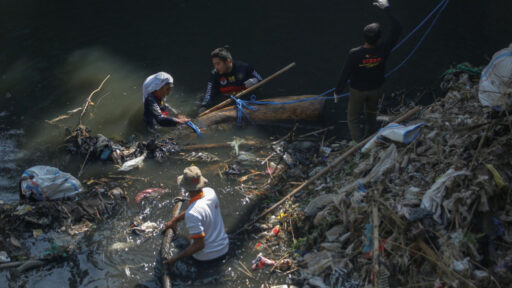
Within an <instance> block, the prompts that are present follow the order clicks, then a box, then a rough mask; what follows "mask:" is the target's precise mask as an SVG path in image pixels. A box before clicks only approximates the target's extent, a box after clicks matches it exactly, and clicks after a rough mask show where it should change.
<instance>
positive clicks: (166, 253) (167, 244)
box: [160, 191, 186, 288]
mask: <svg viewBox="0 0 512 288" xmlns="http://www.w3.org/2000/svg"><path fill="white" fill-rule="evenodd" d="M181 196H185V195H184V191H182V193H181ZM184 199H186V198H184V197H177V198H176V199H175V204H174V206H173V207H172V212H171V218H174V217H176V216H178V214H179V213H180V210H181V206H182V205H183V201H184ZM175 235H176V231H174V230H173V229H172V228H171V229H167V230H166V231H165V234H164V239H163V240H162V246H161V247H160V256H161V258H162V271H163V273H162V279H161V280H162V287H164V288H171V287H172V280H171V275H170V274H169V272H170V271H169V269H167V265H166V264H165V263H163V262H164V261H165V260H168V259H170V258H171V257H172V255H171V247H172V245H171V244H172V240H173V238H174V236H175Z"/></svg>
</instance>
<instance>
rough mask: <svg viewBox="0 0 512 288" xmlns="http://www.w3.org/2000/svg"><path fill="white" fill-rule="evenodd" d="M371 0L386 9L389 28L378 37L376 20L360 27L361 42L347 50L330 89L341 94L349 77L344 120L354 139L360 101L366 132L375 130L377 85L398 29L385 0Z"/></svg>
mask: <svg viewBox="0 0 512 288" xmlns="http://www.w3.org/2000/svg"><path fill="white" fill-rule="evenodd" d="M373 4H374V5H375V6H377V7H379V8H381V9H383V10H384V12H385V13H386V15H387V17H388V19H389V21H390V22H391V32H390V34H389V36H388V37H387V38H386V39H384V41H380V40H381V39H380V38H381V27H380V24H379V23H371V24H369V25H367V26H366V27H364V29H363V34H364V39H365V42H364V44H363V45H362V46H359V47H356V48H353V49H351V50H350V52H349V53H348V56H347V60H346V62H345V66H344V67H343V70H342V71H341V76H340V78H339V81H338V84H337V85H336V90H335V92H334V95H335V97H337V96H338V95H341V94H342V93H343V90H344V89H345V86H346V83H347V81H348V80H350V96H349V100H348V115H347V118H348V119H347V120H348V127H349V130H350V136H351V137H352V140H353V141H356V142H358V141H360V140H361V138H362V135H361V131H360V130H361V129H360V124H359V118H360V114H361V110H362V109H363V106H364V105H366V109H365V110H366V119H367V120H366V121H367V123H366V124H367V134H372V133H373V132H375V131H376V130H377V112H378V111H377V109H378V108H377V104H378V99H379V88H380V87H381V86H382V84H383V83H384V72H385V69H386V61H387V59H388V57H389V54H390V53H391V50H392V49H393V46H395V44H396V43H397V41H398V38H399V37H400V33H401V30H402V28H401V25H400V23H399V22H398V21H397V20H396V18H395V17H393V15H391V12H390V11H389V10H390V8H389V3H388V0H377V1H376V2H374V3H373Z"/></svg>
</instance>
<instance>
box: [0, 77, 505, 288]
mask: <svg viewBox="0 0 512 288" xmlns="http://www.w3.org/2000/svg"><path fill="white" fill-rule="evenodd" d="M477 82H478V77H475V76H470V75H467V74H465V73H462V72H460V71H453V72H452V73H451V74H449V75H448V76H447V77H445V79H444V81H443V88H444V89H446V95H445V97H443V98H440V99H437V100H436V101H435V102H434V103H433V104H431V105H429V106H427V107H413V106H412V105H410V106H400V107H398V108H397V109H394V110H393V111H396V113H397V115H388V116H384V115H382V116H381V117H380V119H383V120H385V121H391V119H396V118H397V117H399V116H400V115H404V114H407V117H406V118H405V119H404V121H403V122H400V124H404V125H414V124H423V126H422V128H421V130H420V133H419V135H418V137H417V138H415V139H413V141H412V142H410V143H408V144H403V143H396V142H392V141H385V140H382V139H381V141H378V142H379V143H378V145H376V147H375V148H373V149H371V150H369V152H367V153H361V152H359V150H360V147H362V145H363V144H364V143H359V144H357V143H356V144H354V143H349V142H348V141H346V140H344V141H339V140H337V139H336V137H331V136H330V135H329V131H331V127H327V128H323V129H320V130H318V131H314V132H308V133H303V134H301V133H302V132H301V133H298V132H297V130H298V129H295V127H294V128H293V129H291V131H290V133H288V134H287V135H279V136H276V137H274V138H273V139H270V140H269V141H268V142H267V143H264V142H263V141H262V139H259V140H258V141H256V142H255V141H254V140H255V139H240V138H235V139H234V140H233V141H232V142H231V143H227V142H222V143H221V144H222V145H210V144H206V145H195V146H184V147H188V148H187V149H185V150H183V151H181V150H180V149H182V148H184V147H183V146H178V144H177V143H176V142H178V143H180V141H179V139H177V140H176V142H174V140H173V139H169V138H165V137H162V138H160V140H159V141H156V142H155V141H153V142H152V141H148V142H144V141H142V142H134V143H131V144H130V145H128V144H126V143H125V144H123V143H117V142H115V141H113V140H109V139H103V138H102V137H100V136H99V135H98V136H89V135H88V134H87V133H86V132H85V130H75V131H74V133H73V134H72V135H74V137H71V138H68V139H67V140H68V142H67V145H66V147H67V151H74V152H75V153H77V154H79V155H81V158H82V160H81V161H80V163H82V165H81V166H82V167H81V168H84V164H87V166H86V168H85V169H84V171H85V172H86V173H87V171H91V170H96V168H97V167H102V169H103V170H106V171H110V172H112V169H113V168H115V167H114V164H115V163H117V164H123V163H128V162H130V161H131V160H135V159H138V158H140V157H141V155H147V156H148V157H149V158H154V159H148V160H147V161H146V160H145V159H144V157H142V158H141V159H142V160H140V163H138V164H137V163H136V164H137V165H133V167H130V169H132V168H133V169H136V167H137V166H142V161H144V162H145V165H146V166H145V167H144V168H142V169H140V170H128V171H125V172H123V173H121V174H120V175H114V174H112V173H110V172H109V173H108V174H105V173H104V172H102V171H103V170H99V171H98V172H97V173H99V174H100V175H99V176H97V177H87V178H85V179H87V180H84V182H85V183H84V184H85V186H86V188H87V189H86V190H87V191H88V192H87V193H86V194H84V195H83V196H82V197H81V199H84V200H85V199H89V200H87V201H92V202H91V203H89V204H90V205H89V204H87V203H88V202H87V201H85V202H81V201H78V202H77V201H67V202H66V201H64V202H37V203H19V204H7V205H3V206H2V218H1V219H0V221H1V222H2V226H1V227H4V228H3V230H2V231H1V232H2V235H3V236H2V239H1V242H0V247H1V249H0V250H1V251H5V252H6V254H7V255H8V256H9V257H10V260H12V261H11V262H14V261H16V262H18V263H11V265H14V264H17V266H16V267H19V266H21V265H23V264H30V265H28V266H30V267H28V266H27V265H25V266H24V267H23V269H19V270H22V271H21V272H23V273H26V272H24V271H28V269H30V268H34V267H42V266H45V265H47V264H50V263H65V262H69V263H73V262H76V259H80V253H87V254H89V253H93V254H94V255H96V254H98V253H100V251H103V252H102V253H103V254H105V253H106V254H107V262H106V264H103V265H104V266H106V267H109V265H112V266H114V267H115V269H117V270H120V271H119V273H120V274H121V276H119V275H117V276H116V277H118V278H120V279H123V280H121V281H120V282H116V283H118V284H121V283H122V284H123V285H129V283H130V284H133V283H134V281H137V282H140V281H139V280H138V279H141V280H144V279H148V278H150V277H151V275H153V274H152V273H148V272H147V270H148V267H149V268H151V267H153V266H154V265H155V261H156V259H155V257H154V251H158V248H155V247H159V246H160V241H161V237H159V236H155V235H153V234H151V233H150V234H148V235H152V236H148V237H149V238H145V237H146V236H144V235H143V236H141V235H139V234H137V233H135V234H134V233H133V231H132V230H133V229H132V228H133V227H131V224H132V223H134V220H137V221H139V222H140V223H134V224H135V225H136V226H137V225H140V226H142V225H143V224H144V223H145V224H148V225H149V224H155V225H156V226H158V225H161V224H163V223H164V222H165V221H167V220H168V219H167V218H168V217H169V216H168V214H169V212H168V211H167V209H166V205H168V204H169V203H170V201H172V199H173V198H174V197H176V196H177V195H178V194H177V193H176V192H174V193H165V194H158V195H153V196H154V197H152V198H147V199H145V198H144V199H145V200H141V203H139V202H136V204H134V203H133V202H130V201H128V202H127V203H126V201H125V199H126V198H128V199H132V198H134V199H137V197H135V194H136V192H137V191H140V190H142V189H146V188H148V187H161V188H163V187H166V186H172V185H174V184H173V183H174V180H173V179H171V180H164V181H162V180H157V181H155V179H154V178H155V176H156V175H155V173H152V174H149V175H139V173H141V172H142V171H144V170H145V169H147V168H148V165H153V166H155V168H154V169H152V170H151V171H153V170H154V171H160V173H159V174H162V172H163V174H164V175H167V173H168V172H169V171H170V170H169V169H172V170H173V171H174V170H179V169H178V168H177V167H176V166H175V165H176V164H178V165H179V166H180V168H181V166H187V165H190V164H196V165H199V166H200V167H201V168H202V170H203V171H204V173H205V175H206V177H207V178H208V179H209V180H211V181H212V185H213V187H215V188H216V190H217V191H218V193H219V195H220V196H219V198H220V200H221V206H222V207H223V209H222V210H223V217H224V218H225V221H226V223H227V227H228V230H229V231H228V232H229V234H230V235H231V239H232V243H233V245H232V250H233V251H232V253H231V255H230V257H229V260H227V262H226V263H225V265H223V267H220V268H219V272H218V274H219V275H220V278H221V280H220V281H221V284H220V285H221V286H222V285H225V284H226V283H228V282H229V283H237V285H248V286H250V287H259V286H260V285H268V286H269V287H271V286H272V285H274V286H275V285H281V284H282V285H290V286H291V285H296V286H299V287H302V286H307V285H309V286H310V287H361V286H364V285H366V284H368V285H370V284H371V283H373V282H375V281H377V282H378V283H379V287H409V286H411V285H421V286H427V287H428V286H432V287H435V285H437V286H438V287H442V286H441V285H444V287H452V286H453V287H482V286H485V287H505V285H504V283H509V281H511V280H512V279H511V278H512V275H510V273H509V271H510V268H511V265H512V261H511V259H512V249H511V247H512V227H511V225H510V223H511V222H512V221H511V219H512V215H510V205H511V204H512V203H510V202H511V200H510V196H509V193H510V184H509V180H510V179H511V177H512V175H510V172H509V171H511V169H510V168H511V167H510V166H512V162H511V160H510V157H507V156H508V154H507V151H509V149H510V148H512V138H511V137H510V135H511V134H510V131H511V130H512V125H511V121H512V119H511V118H510V117H509V116H508V115H507V114H504V115H500V114H497V113H491V111H489V110H488V109H486V108H484V107H483V106H482V105H481V104H480V103H479V101H478V97H477ZM410 111H413V112H414V113H410ZM384 124H387V123H384ZM83 133H85V134H83ZM77 136H80V137H77ZM78 139H82V140H78ZM100 140H102V141H100ZM107 140H108V141H107ZM105 141H107V142H105ZM251 141H252V142H251ZM99 142H102V143H103V142H105V143H106V144H105V143H104V144H105V145H96V144H98V143H99ZM76 143H81V144H80V145H77V144H76ZM254 143H257V144H258V145H255V144H254ZM120 144H123V145H120ZM73 147H74V149H71V148H73ZM91 147H96V148H95V149H98V147H100V148H101V149H103V150H104V149H105V147H109V148H112V147H117V148H116V149H119V151H120V154H119V155H118V156H119V157H113V156H111V157H112V159H107V160H101V159H100V158H101V155H102V154H103V150H98V151H96V150H91V151H93V152H90V149H91ZM82 148H83V149H82ZM150 148H151V149H150ZM226 148H227V149H229V150H232V151H231V153H229V152H228V153H226V152H225V151H224V152H222V153H219V151H220V150H219V149H221V150H222V149H224V150H225V149H226ZM111 150H114V149H111ZM111 152H112V151H111ZM68 153H69V152H68ZM112 155H115V154H112ZM155 160H157V161H155ZM139 164H140V165H139ZM89 165H90V166H89ZM167 166H169V167H167ZM121 167H122V165H121ZM162 167H166V168H162ZM127 168H128V167H127ZM157 169H158V170H157ZM80 170H82V169H80ZM168 170H169V171H168ZM134 171H135V172H134ZM179 172H180V171H174V172H173V173H179ZM116 174H119V172H118V173H116ZM132 174H133V175H132ZM319 175H320V176H319ZM141 176H142V177H141ZM167 178H168V176H165V177H164V178H162V179H167ZM161 181H162V182H161ZM153 190H154V191H159V190H158V189H156V188H153ZM153 190H152V191H153ZM160 190H162V191H163V189H160ZM290 192H293V195H290V194H289V193H290ZM137 195H138V194H137ZM287 195H289V196H287ZM287 197H288V198H287ZM141 199H143V198H141ZM283 199H284V200H283ZM75 200H76V199H75ZM98 201H99V202H98ZM130 203H131V204H130ZM91 207H92V208H91ZM102 207H103V208H102ZM96 208H97V209H96ZM66 211H67V212H68V213H66ZM117 211H120V212H117ZM233 215H235V216H233ZM135 222H136V221H135ZM143 222H144V223H143ZM6 227H10V228H6ZM113 227H115V228H113ZM180 229H181V231H184V229H185V228H184V227H181V228H180ZM109 230H112V231H109ZM128 232H129V233H128ZM139 233H140V232H139ZM84 236H85V237H84ZM96 241H100V242H104V244H97V243H96ZM95 243H96V244H95ZM140 243H145V244H144V245H139V244H140ZM77 246H78V247H79V249H76V247H77ZM103 246H104V247H103ZM84 251H85V252H84ZM120 251H121V252H120ZM120 253H122V256H121V254H120ZM141 253H144V254H141ZM34 255H38V257H35V256H34ZM98 255H99V254H98ZM98 255H96V256H98ZM130 255H131V256H130ZM138 255H144V257H143V258H144V259H143V260H144V263H143V264H140V261H141V260H140V259H138V258H140V257H138ZM96 256H91V257H93V258H97V257H96ZM100 257H101V255H100ZM103 257H104V256H103ZM27 260H30V261H29V262H27ZM96 261H98V259H97V260H94V261H91V263H95V262H96ZM102 261H103V260H102ZM109 261H110V262H112V263H109ZM25 262H27V263H25ZM87 262H89V261H87ZM131 262H135V263H134V264H131ZM31 265H32V266H31ZM96 265H97V264H95V265H94V266H96ZM13 267H14V266H13ZM27 267H28V268H27ZM57 267H59V264H57V266H51V265H48V266H46V268H45V269H48V271H51V270H52V269H55V270H58V269H60V268H57ZM64 267H67V266H66V265H64ZM71 267H73V265H72V264H71ZM100 267H101V266H100ZM119 267H121V268H119ZM139 267H140V268H139ZM25 268H27V269H26V270H25ZM70 269H76V268H70ZM84 269H85V268H84ZM91 269H93V268H91V267H89V268H86V270H84V271H91ZM64 270H68V268H65V269H64ZM150 270H151V269H150ZM93 271H94V270H93ZM21 272H19V273H21ZM11 275H13V276H11V277H12V278H10V279H11V282H12V283H13V285H14V283H16V284H20V283H22V282H23V281H25V280H23V279H25V278H27V277H29V276H30V275H32V274H25V275H23V276H22V277H19V275H18V274H16V273H15V274H11ZM15 275H18V276H15ZM36 275H39V274H37V273H36ZM70 279H72V278H70ZM176 280H178V283H180V285H184V286H187V285H196V284H198V283H202V282H200V281H199V282H197V283H195V282H193V283H192V284H190V283H188V284H187V282H184V283H181V282H180V281H179V280H180V279H176ZM73 281H77V280H76V279H75V280H73ZM194 283H195V284H194ZM153 284H155V283H154V282H153ZM155 285H156V284H155ZM198 285H199V284H198ZM212 285H213V284H212ZM149 287H152V286H151V285H149Z"/></svg>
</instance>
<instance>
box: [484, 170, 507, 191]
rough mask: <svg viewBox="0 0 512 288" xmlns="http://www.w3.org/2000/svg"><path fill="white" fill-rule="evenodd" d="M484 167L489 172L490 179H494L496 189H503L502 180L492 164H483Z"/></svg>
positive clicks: (503, 182)
mask: <svg viewBox="0 0 512 288" xmlns="http://www.w3.org/2000/svg"><path fill="white" fill-rule="evenodd" d="M485 167H487V169H489V171H491V173H492V177H494V181H495V182H496V185H498V188H500V189H501V188H503V187H505V181H504V180H503V177H501V175H500V172H498V170H496V168H494V166H493V165H492V164H485Z"/></svg>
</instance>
